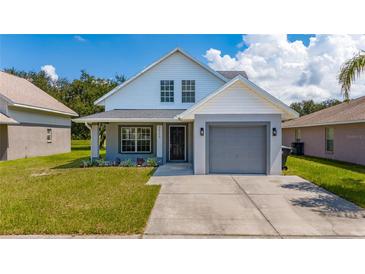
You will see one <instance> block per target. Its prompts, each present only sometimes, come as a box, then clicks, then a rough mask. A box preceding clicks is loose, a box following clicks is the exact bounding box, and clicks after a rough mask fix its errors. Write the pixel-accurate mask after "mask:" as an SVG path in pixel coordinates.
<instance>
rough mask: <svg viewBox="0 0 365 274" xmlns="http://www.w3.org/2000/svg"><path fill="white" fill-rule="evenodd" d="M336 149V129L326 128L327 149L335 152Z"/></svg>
mask: <svg viewBox="0 0 365 274" xmlns="http://www.w3.org/2000/svg"><path fill="white" fill-rule="evenodd" d="M333 150H334V130H333V128H326V151H328V152H333Z"/></svg>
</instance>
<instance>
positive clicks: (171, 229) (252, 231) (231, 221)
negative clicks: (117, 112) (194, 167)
mask: <svg viewBox="0 0 365 274" xmlns="http://www.w3.org/2000/svg"><path fill="white" fill-rule="evenodd" d="M165 168H166V167H165ZM161 174H163V172H161V173H160V175H159V176H153V177H152V178H151V180H150V181H149V184H161V185H162V188H161V191H160V194H159V196H158V198H157V201H156V204H155V206H154V209H153V211H152V214H151V216H150V219H149V221H148V225H147V228H146V231H145V235H144V238H216V237H218V238H223V237H233V238H238V237H268V238H285V237H364V236H365V211H364V210H363V209H361V208H359V207H357V206H356V205H354V204H352V203H350V202H348V201H346V200H344V199H341V198H339V197H338V196H336V195H334V194H332V193H329V192H327V191H325V190H323V189H321V188H319V187H317V186H316V185H314V184H312V183H310V182H307V181H305V180H303V179H302V178H300V177H297V176H235V175H233V176H230V175H195V176H194V175H179V176H171V175H172V174H169V175H167V174H165V176H162V175H161Z"/></svg>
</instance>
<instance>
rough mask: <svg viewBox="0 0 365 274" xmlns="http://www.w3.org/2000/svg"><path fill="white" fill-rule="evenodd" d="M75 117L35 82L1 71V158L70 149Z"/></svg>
mask: <svg viewBox="0 0 365 274" xmlns="http://www.w3.org/2000/svg"><path fill="white" fill-rule="evenodd" d="M72 116H78V115H77V113H76V112H74V111H73V110H71V109H69V108H68V107H66V106H65V105H63V104H62V103H60V102H59V101H57V100H56V99H54V98H53V97H52V96H50V95H48V94H47V93H46V92H44V91H43V90H41V89H39V88H38V87H36V86H35V85H33V84H32V83H31V82H29V81H27V80H25V79H23V78H20V77H17V76H14V75H11V74H8V73H5V72H2V71H0V161H4V160H12V159H17V158H27V157H33V156H39V155H50V154H56V153H64V152H69V151H70V150H71V117H72Z"/></svg>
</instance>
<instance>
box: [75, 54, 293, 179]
mask: <svg viewBox="0 0 365 274" xmlns="http://www.w3.org/2000/svg"><path fill="white" fill-rule="evenodd" d="M95 104H96V105H99V106H105V112H102V113H97V114H94V115H90V116H86V117H82V118H78V119H75V120H74V121H75V122H79V123H86V124H87V125H88V126H89V127H91V136H92V149H91V150H92V152H91V153H92V157H93V158H98V157H99V147H98V145H99V142H98V136H99V134H98V132H99V126H100V125H101V124H105V125H106V159H107V160H111V161H114V160H117V159H120V160H123V159H131V160H136V159H137V158H144V159H147V158H149V157H156V158H157V159H158V161H159V162H160V163H161V164H164V163H166V162H188V163H192V164H193V166H194V172H195V174H207V173H256V174H281V138H282V137H281V122H282V120H287V119H292V118H296V117H298V114H297V112H295V111H294V110H292V109H291V108H289V107H288V106H287V105H285V104H284V103H282V102H281V101H279V100H278V99H277V98H275V97H273V96H272V95H270V94H269V93H268V92H266V91H264V90H263V89H261V88H259V87H258V86H256V85H255V84H254V83H252V82H251V81H249V80H248V79H247V76H246V74H245V73H244V72H240V71H214V70H212V69H210V68H209V67H207V66H206V65H204V64H202V63H200V62H199V61H197V60H196V59H194V58H193V57H191V56H190V55H188V54H187V53H185V52H184V51H183V50H181V49H175V50H173V51H171V52H170V53H168V54H167V55H165V56H164V57H162V58H161V59H159V60H158V61H156V62H155V63H153V64H151V65H150V66H148V67H147V68H145V69H144V70H142V71H141V72H140V73H138V74H137V75H136V76H134V77H132V78H131V79H129V80H128V81H126V82H124V83H122V84H121V85H120V86H118V87H116V88H115V89H113V90H112V91H110V92H109V93H107V94H105V95H104V96H102V97H101V98H99V99H98V100H97V101H96V102H95Z"/></svg>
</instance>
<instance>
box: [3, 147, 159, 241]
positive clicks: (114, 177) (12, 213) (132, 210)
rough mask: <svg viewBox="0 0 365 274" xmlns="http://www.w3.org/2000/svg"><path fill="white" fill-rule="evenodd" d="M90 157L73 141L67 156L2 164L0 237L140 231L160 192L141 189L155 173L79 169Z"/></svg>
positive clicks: (146, 169) (150, 170) (111, 169)
mask: <svg viewBox="0 0 365 274" xmlns="http://www.w3.org/2000/svg"><path fill="white" fill-rule="evenodd" d="M102 154H105V153H104V152H102ZM89 155H90V150H89V144H88V142H87V141H73V142H72V152H71V153H66V154H58V155H53V156H45V157H35V158H29V159H20V160H14V161H7V162H0V234H135V233H142V232H143V230H144V227H145V225H146V222H147V219H148V217H149V215H150V212H151V210H152V207H153V205H154V202H155V199H156V197H157V195H158V192H159V189H160V187H159V186H146V185H145V183H146V182H147V180H148V179H149V177H150V176H151V175H152V173H153V171H154V170H153V169H152V168H122V167H101V168H98V167H93V168H79V165H80V162H81V160H83V159H88V157H89Z"/></svg>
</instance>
